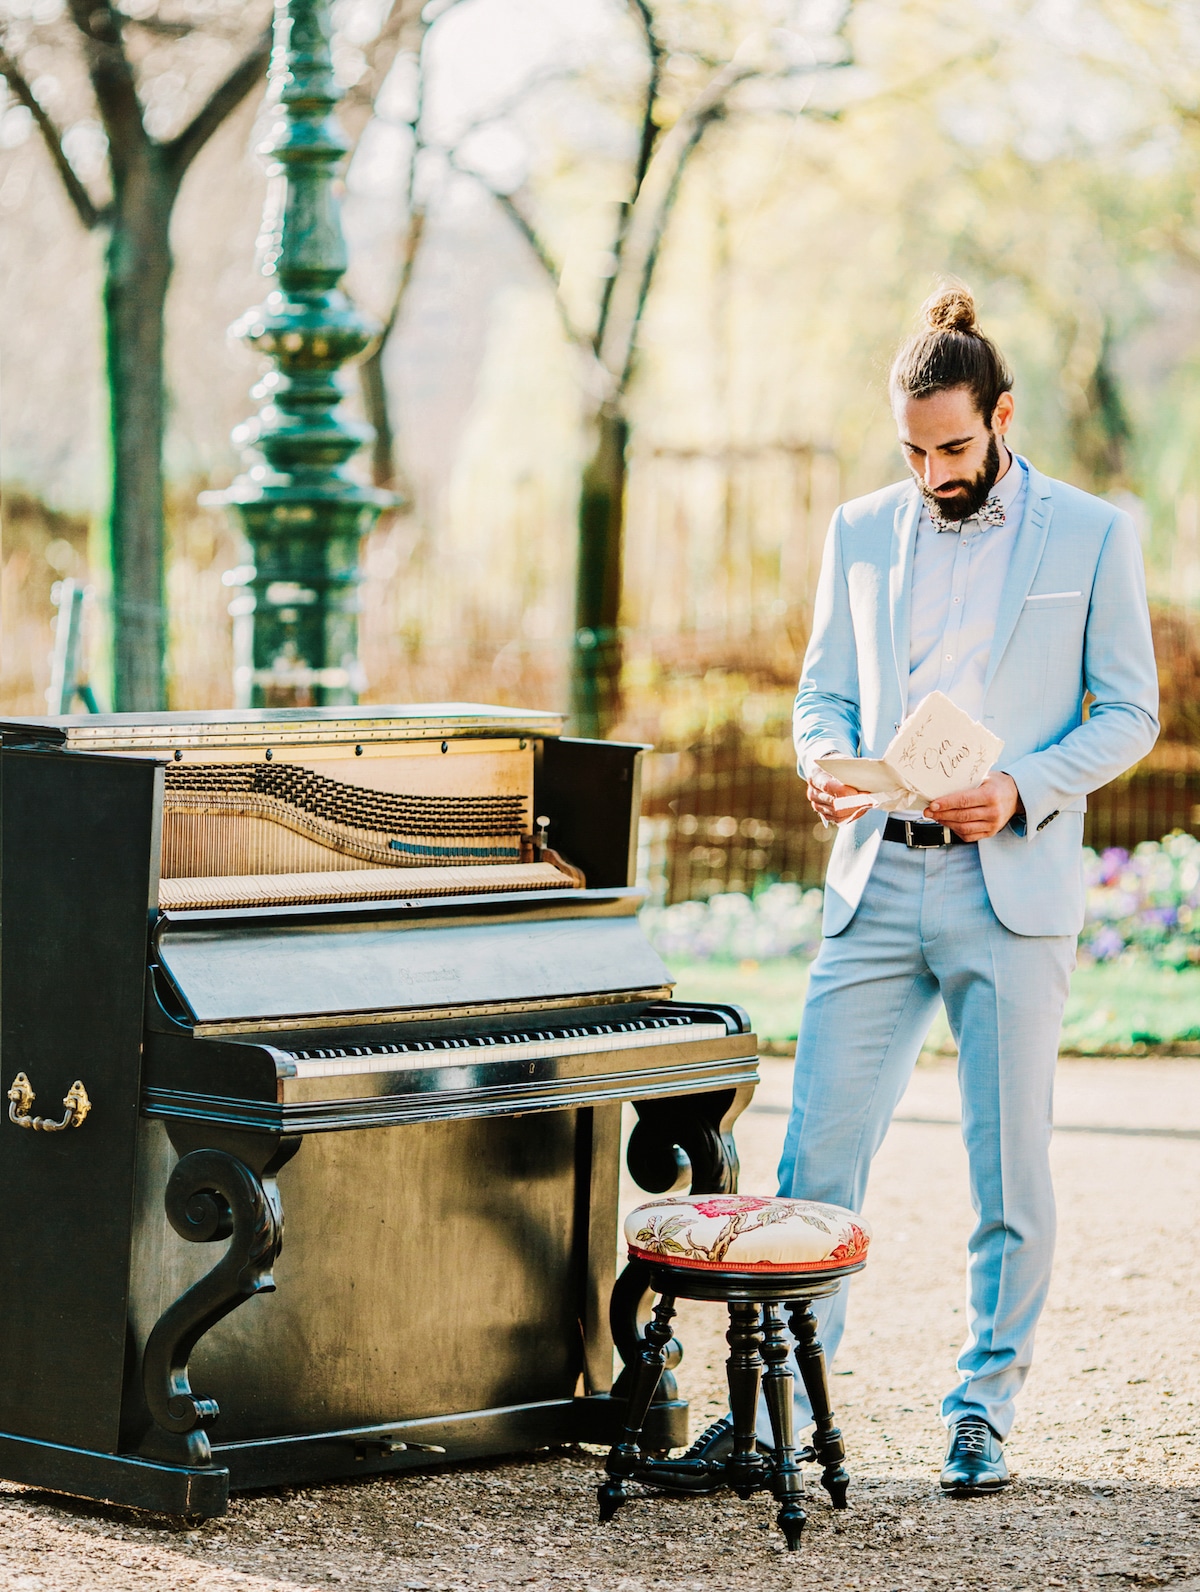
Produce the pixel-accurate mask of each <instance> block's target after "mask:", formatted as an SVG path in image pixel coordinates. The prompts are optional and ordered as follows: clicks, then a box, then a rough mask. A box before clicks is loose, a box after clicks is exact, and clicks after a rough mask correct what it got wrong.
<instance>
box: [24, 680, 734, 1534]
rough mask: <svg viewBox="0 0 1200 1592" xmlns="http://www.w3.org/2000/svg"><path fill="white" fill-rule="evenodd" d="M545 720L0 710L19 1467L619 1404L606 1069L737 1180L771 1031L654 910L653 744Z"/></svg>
mask: <svg viewBox="0 0 1200 1592" xmlns="http://www.w3.org/2000/svg"><path fill="white" fill-rule="evenodd" d="M561 728H562V726H561V722H560V720H559V719H558V718H557V716H555V715H553V714H546V713H535V712H523V711H518V710H513V709H509V708H497V707H486V706H476V705H472V704H458V703H454V704H433V705H425V706H419V707H387V708H385V707H379V708H361V709H343V708H338V709H303V708H298V709H282V710H262V711H251V710H245V711H234V712H222V713H217V712H214V713H188V714H120V715H115V714H114V715H92V716H86V717H85V716H80V717H65V718H54V719H50V718H38V719H35V718H28V719H9V720H6V721H2V722H0V803H2V806H0V846H2V857H0V1068H2V1069H3V1087H4V1088H5V1090H6V1092H7V1099H8V1117H7V1120H5V1119H3V1118H0V1142H2V1144H3V1151H2V1153H0V1221H2V1224H3V1226H2V1234H3V1236H2V1241H0V1476H3V1477H5V1478H6V1479H9V1480H11V1481H15V1482H21V1483H28V1484H33V1485H36V1486H39V1487H45V1488H49V1489H53V1490H58V1491H62V1492H67V1493H74V1494H78V1495H82V1496H85V1497H89V1498H94V1499H101V1500H107V1501H111V1502H115V1503H121V1504H128V1505H133V1506H137V1507H143V1508H150V1509H156V1510H160V1511H165V1512H168V1513H171V1514H176V1515H182V1516H193V1517H203V1516H210V1515H214V1514H219V1513H220V1512H221V1511H222V1510H223V1509H224V1508H225V1507H226V1503H227V1499H228V1496H229V1493H230V1490H231V1489H232V1490H236V1489H244V1488H250V1487H263V1486H273V1485H299V1484H306V1483H310V1482H315V1481H320V1480H322V1479H325V1478H332V1477H342V1476H347V1475H363V1474H370V1473H379V1472H383V1471H393V1470H398V1469H403V1468H405V1467H407V1466H413V1465H429V1464H435V1463H439V1462H444V1461H450V1460H460V1459H464V1458H469V1457H472V1456H479V1455H484V1454H496V1453H506V1452H516V1451H521V1450H528V1449H531V1448H535V1447H542V1446H547V1445H553V1444H559V1443H564V1442H576V1441H590V1442H598V1443H606V1444H607V1443H609V1442H610V1441H612V1440H613V1439H614V1436H615V1433H616V1431H617V1429H618V1427H619V1424H620V1414H621V1408H622V1397H621V1394H622V1383H621V1380H620V1378H618V1380H617V1382H616V1383H615V1384H614V1382H613V1370H614V1354H613V1349H614V1340H615V1343H616V1347H617V1349H618V1351H620V1353H621V1356H622V1358H624V1359H628V1358H629V1357H631V1355H632V1353H633V1349H634V1345H635V1342H636V1334H637V1330H638V1327H637V1323H638V1319H639V1312H640V1311H642V1310H643V1309H644V1305H645V1295H646V1275H645V1272H644V1271H643V1270H640V1269H639V1268H638V1267H637V1266H636V1265H631V1266H630V1267H627V1268H626V1269H625V1270H624V1271H623V1272H622V1273H621V1275H620V1277H619V1278H618V1277H617V1276H616V1269H617V1256H616V1232H617V1184H618V1163H619V1157H620V1134H621V1127H620V1122H621V1107H622V1103H623V1102H632V1103H633V1106H634V1108H635V1110H636V1114H637V1115H636V1125H635V1127H634V1130H633V1133H632V1135H631V1137H630V1140H629V1144H628V1150H627V1162H628V1165H629V1167H630V1170H631V1172H632V1173H633V1175H634V1178H635V1180H636V1181H637V1182H638V1183H639V1184H640V1186H641V1187H643V1188H645V1189H647V1190H648V1191H650V1192H661V1191H663V1190H665V1189H669V1188H686V1187H688V1186H689V1184H690V1186H691V1187H692V1188H693V1189H695V1190H697V1191H705V1192H710V1191H711V1192H720V1191H728V1190H730V1189H732V1188H733V1187H734V1186H735V1180H736V1175H737V1159H736V1153H735V1150H734V1146H733V1139H732V1136H731V1127H732V1124H733V1122H734V1119H735V1118H736V1116H737V1115H738V1113H739V1112H740V1111H741V1110H742V1109H743V1108H744V1106H745V1105H746V1103H747V1101H748V1100H749V1098H750V1096H751V1094H752V1091H753V1088H754V1084H755V1081H756V1044H755V1040H754V1036H753V1035H752V1034H751V1033H749V1031H748V1027H749V1025H748V1022H747V1020H746V1017H745V1014H744V1013H743V1012H741V1011H740V1010H739V1009H738V1008H736V1007H733V1006H728V1005H722V1004H718V1003H709V1004H704V1005H698V1004H692V1003H684V1002H681V1001H676V1000H673V999H672V998H671V988H672V982H671V977H670V974H669V973H668V971H667V969H666V968H665V967H664V965H663V963H662V962H661V961H660V960H659V958H658V956H657V955H656V953H655V952H654V950H653V948H652V947H651V946H650V944H649V942H648V941H647V940H646V939H645V937H644V935H643V934H642V932H641V930H640V928H639V924H638V918H637V908H638V905H639V901H640V897H639V895H638V892H637V890H636V889H635V888H634V874H635V857H636V839H637V819H638V786H639V760H640V757H641V754H642V748H640V747H637V746H631V745H623V744H616V743H609V742H597V741H586V740H577V739H571V738H568V737H565V736H563V735H562V734H561ZM285 1212H286V1217H287V1233H286V1242H285V1241H284V1213H285ZM659 1399H660V1402H659V1403H658V1404H657V1405H656V1407H655V1410H654V1412H653V1417H652V1424H651V1428H650V1430H649V1431H648V1434H647V1441H648V1442H649V1444H650V1446H652V1447H659V1448H663V1449H665V1448H668V1447H672V1446H676V1445H678V1444H680V1443H682V1442H684V1441H685V1440H686V1415H687V1407H686V1404H685V1403H684V1401H683V1400H682V1399H680V1398H679V1397H678V1394H677V1390H676V1388H675V1386H674V1382H673V1380H672V1379H671V1378H670V1377H668V1378H667V1379H666V1382H665V1384H664V1387H663V1388H662V1389H661V1390H660V1394H659Z"/></svg>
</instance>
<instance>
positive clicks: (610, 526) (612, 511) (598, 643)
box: [571, 409, 629, 736]
mask: <svg viewBox="0 0 1200 1592" xmlns="http://www.w3.org/2000/svg"><path fill="white" fill-rule="evenodd" d="M628 437H629V426H628V422H627V421H626V420H625V417H624V416H623V415H621V414H618V413H616V412H614V411H613V410H611V409H603V410H601V412H600V414H599V416H598V417H597V421H596V446H595V449H594V451H593V453H592V457H591V458H590V459H589V461H588V463H587V465H586V466H585V468H584V472H583V483H582V487H581V490H580V494H579V564H578V568H577V570H576V575H575V645H574V651H573V654H572V668H571V716H572V719H573V722H574V729H575V733H576V734H577V735H593V736H604V735H607V734H608V732H609V731H610V730H611V728H612V726H613V725H614V724H615V723H616V721H617V718H618V716H619V714H620V706H621V703H620V693H621V635H620V630H619V628H618V622H619V620H620V614H621V566H622V553H623V551H624V535H625V447H626V443H627V441H628Z"/></svg>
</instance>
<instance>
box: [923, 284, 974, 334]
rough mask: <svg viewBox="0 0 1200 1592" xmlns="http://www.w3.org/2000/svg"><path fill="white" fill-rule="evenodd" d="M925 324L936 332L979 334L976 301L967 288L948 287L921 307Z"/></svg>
mask: <svg viewBox="0 0 1200 1592" xmlns="http://www.w3.org/2000/svg"><path fill="white" fill-rule="evenodd" d="M921 313H922V315H923V317H924V320H925V324H926V326H928V327H929V328H930V330H931V331H934V332H978V330H979V328H978V326H977V324H976V321H975V300H974V299H973V298H972V297H971V294H970V292H969V291H968V290H967V289H966V288H965V287H946V288H943V289H942V290H941V292H940V293H935V294H934V295H933V297H932V298H928V299H926V300H925V302H924V304H923V305H922V306H921Z"/></svg>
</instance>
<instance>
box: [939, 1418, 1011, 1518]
mask: <svg viewBox="0 0 1200 1592" xmlns="http://www.w3.org/2000/svg"><path fill="white" fill-rule="evenodd" d="M1009 1480H1010V1478H1009V1474H1008V1462H1007V1461H1006V1460H1005V1458H1004V1444H1003V1443H1002V1442H1001V1441H1000V1439H999V1438H998V1437H997V1436H996V1434H995V1432H993V1431H992V1429H991V1427H990V1426H989V1425H988V1423H987V1422H986V1421H985V1420H984V1419H983V1418H982V1417H981V1416H979V1415H965V1416H964V1417H963V1419H962V1420H961V1421H956V1422H955V1423H954V1425H953V1427H952V1428H951V1430H950V1447H949V1448H948V1449H947V1450H946V1463H945V1464H944V1465H943V1466H942V1491H943V1492H948V1493H952V1494H953V1495H954V1496H955V1497H956V1498H970V1497H971V1496H972V1495H973V1494H974V1493H992V1492H999V1491H1000V1489H1001V1488H1002V1487H1007V1486H1008V1483H1009Z"/></svg>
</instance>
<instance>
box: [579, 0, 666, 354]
mask: <svg viewBox="0 0 1200 1592" xmlns="http://www.w3.org/2000/svg"><path fill="white" fill-rule="evenodd" d="M629 9H630V11H631V12H632V13H633V16H634V18H635V20H636V21H637V23H638V26H639V27H640V28H641V31H642V38H643V40H644V42H645V45H646V57H647V65H648V70H647V73H646V87H645V91H644V93H643V95H642V127H641V135H640V137H639V139H638V153H637V160H636V162H635V163H634V170H633V183H632V185H631V190H630V196H629V198H628V199H623V200H622V201H621V208H620V210H619V211H618V213H617V228H616V234H615V236H614V238H613V247H612V253H613V261H614V269H613V270H612V272H611V273H610V274H609V275H608V276H607V277H606V278H605V281H604V287H603V289H602V291H601V294H600V311H599V314H598V315H597V317H596V332H595V337H594V339H593V341H594V346H595V349H596V351H597V353H599V350H600V344H601V343H602V342H603V341H604V332H605V328H606V327H607V325H608V310H609V305H610V304H611V303H612V292H613V283H614V282H615V281H616V279H617V271H618V270H619V269H620V264H621V257H622V255H623V254H624V252H625V240H626V238H627V237H628V235H629V219H630V217H631V216H632V214H633V207H634V204H635V202H636V200H637V196H638V194H639V193H640V192H641V190H642V183H643V182H644V181H645V180H646V172H647V171H648V170H649V167H650V159H651V156H652V155H653V154H654V146H655V144H656V142H657V141H658V123H657V122H656V121H655V119H654V112H655V109H656V107H657V105H658V91H659V88H660V87H661V84H662V63H663V48H662V45H661V44H660V43H659V40H658V34H657V33H656V32H655V28H654V13H653V11H651V9H650V6H649V4H648V0H629Z"/></svg>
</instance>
